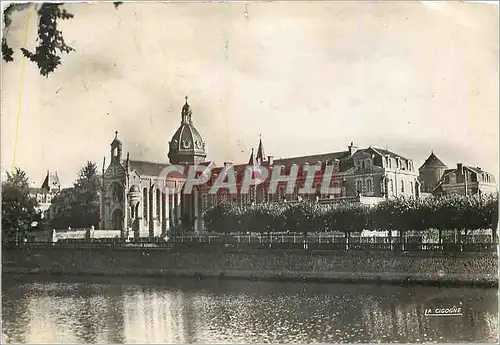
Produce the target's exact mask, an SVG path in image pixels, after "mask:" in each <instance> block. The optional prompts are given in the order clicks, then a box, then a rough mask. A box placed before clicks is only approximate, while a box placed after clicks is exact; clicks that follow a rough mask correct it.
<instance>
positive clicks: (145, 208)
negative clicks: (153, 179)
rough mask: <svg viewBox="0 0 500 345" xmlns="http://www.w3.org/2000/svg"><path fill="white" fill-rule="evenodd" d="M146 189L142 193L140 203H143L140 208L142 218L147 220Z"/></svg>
mask: <svg viewBox="0 0 500 345" xmlns="http://www.w3.org/2000/svg"><path fill="white" fill-rule="evenodd" d="M148 199H149V198H148V189H147V188H144V190H143V193H142V202H143V204H142V205H143V206H142V207H143V208H142V214H143V216H144V219H148Z"/></svg>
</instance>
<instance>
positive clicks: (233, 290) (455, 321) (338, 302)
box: [2, 275, 498, 343]
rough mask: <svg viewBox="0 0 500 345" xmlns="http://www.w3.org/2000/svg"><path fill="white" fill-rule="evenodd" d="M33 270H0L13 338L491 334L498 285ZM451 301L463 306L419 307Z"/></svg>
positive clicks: (443, 337) (461, 337) (447, 338)
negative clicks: (441, 311)
mask: <svg viewBox="0 0 500 345" xmlns="http://www.w3.org/2000/svg"><path fill="white" fill-rule="evenodd" d="M36 279H37V280H35V278H34V277H14V276H10V275H4V277H3V284H2V285H3V296H2V302H3V308H2V309H3V319H4V332H5V333H6V334H7V335H9V337H10V338H11V341H12V342H19V343H139V342H143V343H144V342H145V343H191V342H197V343H202V342H204V343H238V342H247V343H249V342H259V343H264V342H274V343H284V342H285V343H286V342H288V343H291V342H303V343H305V342H309V343H313V342H322V343H325V342H334V343H339V342H459V341H470V342H494V341H495V338H494V337H492V335H494V333H495V331H496V327H497V325H498V317H497V314H498V305H497V296H496V290H495V289H479V288H443V289H440V288H436V287H421V286H420V287H415V286H414V287H411V288H409V287H396V286H368V285H360V286H355V285H342V284H339V285H331V284H301V283H252V282H234V281H208V280H207V281H197V280H191V279H175V280H169V281H167V280H158V279H115V278H109V279H108V278H85V279H84V278H73V279H69V278H65V279H63V278H61V279H55V278H51V279H46V280H40V278H39V277H37V278H36ZM460 303H461V304H460ZM452 305H457V306H458V305H460V306H461V308H462V310H463V315H462V316H450V317H429V316H426V315H425V309H426V308H435V307H439V306H452Z"/></svg>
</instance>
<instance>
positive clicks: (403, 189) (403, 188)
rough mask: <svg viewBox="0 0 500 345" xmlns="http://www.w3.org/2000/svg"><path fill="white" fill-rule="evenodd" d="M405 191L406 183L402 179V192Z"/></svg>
mask: <svg viewBox="0 0 500 345" xmlns="http://www.w3.org/2000/svg"><path fill="white" fill-rule="evenodd" d="M404 192H405V183H404V181H403V180H401V193H404Z"/></svg>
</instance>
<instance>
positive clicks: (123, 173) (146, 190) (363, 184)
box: [99, 97, 420, 237]
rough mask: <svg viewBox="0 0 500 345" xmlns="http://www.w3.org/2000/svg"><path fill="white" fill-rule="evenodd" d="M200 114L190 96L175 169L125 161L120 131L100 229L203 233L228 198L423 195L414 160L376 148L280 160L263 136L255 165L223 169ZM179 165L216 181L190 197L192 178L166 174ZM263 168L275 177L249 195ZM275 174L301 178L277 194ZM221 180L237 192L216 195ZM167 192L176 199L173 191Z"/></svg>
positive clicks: (172, 150) (171, 155) (172, 146)
mask: <svg viewBox="0 0 500 345" xmlns="http://www.w3.org/2000/svg"><path fill="white" fill-rule="evenodd" d="M192 115H193V114H192V110H191V107H190V105H189V104H188V102H187V97H186V103H185V104H184V106H183V107H182V110H181V123H180V126H179V128H178V129H177V131H175V133H174V135H173V136H172V139H171V141H170V142H169V151H168V159H169V162H168V163H167V162H165V163H156V162H145V161H138V160H133V159H131V158H130V156H129V154H127V155H126V157H123V152H122V146H123V145H122V142H121V140H120V139H119V138H118V132H116V133H115V138H114V139H113V141H112V142H111V145H110V156H111V161H110V163H109V165H108V166H107V167H106V164H105V163H106V158H105V159H104V163H103V171H102V185H101V193H100V198H101V199H100V224H99V228H100V229H106V230H122V236H124V237H159V236H164V235H166V233H167V232H168V231H169V230H171V229H174V228H178V227H179V226H182V228H184V229H188V231H194V232H198V231H200V230H203V229H204V226H203V219H202V218H203V212H204V211H205V210H206V209H208V208H209V207H211V206H213V205H216V204H217V203H219V202H220V201H222V200H226V201H233V202H237V203H240V204H250V203H255V202H257V203H258V202H295V201H300V200H303V199H311V200H316V201H318V202H340V201H348V202H358V203H359V202H361V203H367V204H373V203H376V202H379V201H381V200H384V199H385V198H389V197H393V196H402V195H404V196H419V194H420V183H419V181H418V172H417V171H416V170H415V166H414V164H413V161H412V160H411V159H408V158H405V157H402V156H400V155H398V154H396V153H393V152H391V151H388V150H384V149H380V148H376V147H371V146H370V147H367V148H358V147H356V146H355V145H354V143H351V144H350V145H349V146H348V147H347V150H344V151H338V152H330V153H325V154H315V155H310V156H303V157H292V158H286V159H274V158H273V156H266V154H265V152H264V145H263V141H262V138H261V139H260V140H259V144H258V148H257V151H256V154H254V151H253V150H252V152H251V154H250V157H249V160H248V163H244V164H236V165H235V164H233V163H232V162H225V163H224V165H223V166H220V167H217V166H216V164H215V163H214V162H211V161H207V160H206V158H207V152H206V145H205V141H204V140H203V138H202V136H201V135H200V132H198V130H197V129H196V128H195V127H194V125H193V120H192ZM171 165H183V166H186V167H187V166H198V167H199V168H201V170H204V169H209V170H210V172H211V174H210V178H209V180H208V182H207V183H204V184H202V185H199V186H193V190H192V192H191V193H182V192H183V188H184V186H185V185H186V180H187V178H186V174H185V173H180V172H174V173H169V174H168V177H165V176H164V175H163V174H162V173H163V172H164V169H165V168H167V167H169V166H171ZM308 166H315V175H314V178H313V190H314V192H311V193H309V194H305V195H304V194H301V193H298V191H299V189H300V188H302V187H303V186H304V184H305V183H306V180H307V179H306V176H307V174H306V172H305V171H306V170H307V171H308V172H310V171H311V170H310V169H308ZM261 167H265V168H266V169H267V170H268V171H269V175H268V177H267V179H265V180H263V182H262V183H260V184H258V185H257V186H252V187H251V188H250V190H249V192H248V193H241V185H242V181H243V176H244V175H245V172H246V171H248V169H251V171H252V172H258V171H259V169H260V168H261ZM275 169H279V172H280V175H282V176H283V175H288V174H290V172H295V174H296V176H297V178H296V184H295V187H294V188H293V191H291V193H290V190H288V191H287V189H286V181H282V182H280V183H278V185H277V190H276V192H275V193H272V192H271V193H270V178H271V175H272V171H274V170H275ZM326 172H329V173H331V181H329V182H330V183H329V187H330V188H331V190H333V191H334V192H333V193H326V194H325V193H324V189H322V188H321V187H322V183H323V181H324V176H325V174H326ZM220 174H225V175H227V174H234V177H235V179H234V180H235V181H236V185H237V186H236V190H237V193H229V190H228V189H227V188H226V189H223V188H222V189H219V190H218V191H217V193H216V194H212V193H209V191H210V189H211V187H212V186H213V184H214V183H215V182H216V180H217V179H218V178H219V179H220ZM292 175H293V174H292ZM293 178H294V179H295V177H293ZM165 186H168V187H169V188H171V189H174V190H175V193H165ZM271 189H272V188H271Z"/></svg>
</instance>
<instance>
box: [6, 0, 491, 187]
mask: <svg viewBox="0 0 500 345" xmlns="http://www.w3.org/2000/svg"><path fill="white" fill-rule="evenodd" d="M64 8H65V9H66V10H68V11H69V12H70V13H72V14H73V15H74V18H72V19H70V20H66V21H60V25H59V28H60V30H62V32H63V36H64V38H65V40H66V42H67V44H69V45H70V46H72V47H73V48H74V49H75V51H73V52H71V53H70V54H68V55H64V56H63V57H62V64H61V66H60V67H59V68H58V69H57V70H56V71H55V73H53V74H52V75H50V76H49V77H48V78H45V77H42V76H40V74H39V72H38V70H37V67H36V65H35V64H33V63H31V62H29V61H28V62H26V69H25V74H24V82H23V83H22V85H24V87H23V92H22V99H21V102H19V98H20V97H19V96H20V90H21V75H22V57H21V53H20V50H19V49H20V48H21V47H22V45H23V40H24V36H25V31H26V14H27V10H26V11H20V12H16V13H14V14H13V15H12V24H11V26H10V27H9V28H8V30H7V31H5V32H4V36H5V37H6V39H7V40H8V42H9V44H10V46H11V47H13V48H14V50H15V61H14V62H10V63H5V62H3V61H2V101H1V102H2V104H1V115H2V117H1V137H2V139H1V164H2V171H10V170H11V169H12V167H13V163H14V164H15V165H16V166H19V167H21V168H22V169H24V170H25V171H26V172H27V173H28V175H29V176H30V177H31V178H32V180H34V181H35V182H36V183H37V184H39V183H42V181H43V178H44V177H45V174H46V172H47V170H48V169H50V170H56V171H57V172H58V175H59V178H60V180H61V183H62V184H63V186H71V185H72V183H73V182H74V180H75V178H76V176H77V173H78V171H79V169H80V168H81V167H82V166H83V165H85V163H86V161H88V160H91V161H93V162H95V163H96V164H97V165H98V166H99V168H100V169H101V167H102V163H103V158H104V156H106V157H107V158H106V159H107V163H106V164H108V163H109V160H110V159H109V155H110V148H109V145H110V143H111V141H112V140H113V138H114V132H115V131H118V132H119V138H120V139H121V140H122V141H123V145H124V151H125V152H130V157H131V159H134V160H148V161H154V162H164V163H167V162H168V158H167V156H166V154H167V152H168V142H169V140H170V139H171V137H172V136H173V134H174V133H175V131H176V130H177V128H178V127H179V125H180V120H181V115H180V112H181V108H182V106H183V104H184V97H185V96H186V95H187V96H189V103H190V105H191V108H192V110H193V122H194V125H195V126H196V128H197V129H198V131H199V132H200V133H201V135H202V136H203V138H204V140H205V142H206V148H207V151H208V157H207V159H210V160H213V161H215V162H216V163H217V164H219V165H222V164H223V163H224V162H225V161H233V162H235V163H245V162H247V161H248V157H249V155H250V152H251V149H252V148H255V149H256V148H257V144H258V141H259V135H262V140H263V143H264V147H265V151H266V153H267V154H268V155H273V156H274V157H276V158H280V157H293V156H301V155H309V154H315V153H326V152H334V151H343V150H346V149H347V146H348V145H349V143H350V142H351V141H353V142H354V143H355V144H356V145H358V146H359V147H368V146H370V145H372V146H374V147H379V148H384V149H389V150H391V151H393V152H396V153H398V154H401V155H403V156H405V157H408V158H411V159H413V160H414V161H415V164H416V166H420V165H421V164H422V163H423V161H424V160H425V158H427V156H428V155H429V154H430V153H431V150H433V151H434V153H435V154H436V155H437V156H438V157H439V158H441V159H442V160H443V161H444V162H445V163H446V164H447V165H448V166H449V167H454V166H456V164H457V163H459V162H462V163H464V164H467V165H471V166H479V167H481V168H483V169H485V170H487V171H490V172H492V173H493V174H495V175H496V176H497V178H498V165H499V164H498V163H499V162H498V146H499V138H498V127H499V121H498V118H499V96H498V95H499V70H498V60H499V33H498V32H499V30H498V26H499V20H498V7H497V6H491V5H488V4H483V3H464V2H441V3H437V2H429V3H419V2H377V3H370V2H367V1H366V2H365V1H363V2H341V1H335V2H318V3H306V2H289V3H286V2H281V3H278V2H262V3H248V4H245V3H242V2H239V3H125V4H123V5H120V6H119V7H118V9H115V7H114V6H113V5H112V4H111V3H92V4H89V3H66V4H65V5H64ZM31 11H32V15H31V16H30V19H29V21H28V31H27V47H28V49H30V50H34V48H35V47H36V34H37V33H36V30H37V28H36V25H37V18H36V15H35V12H34V10H33V9H31ZM19 104H21V107H20V111H18V110H19V109H18V107H19ZM18 113H19V132H18V141H17V146H16V145H14V142H15V137H16V119H17V115H18ZM14 151H15V162H14Z"/></svg>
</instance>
